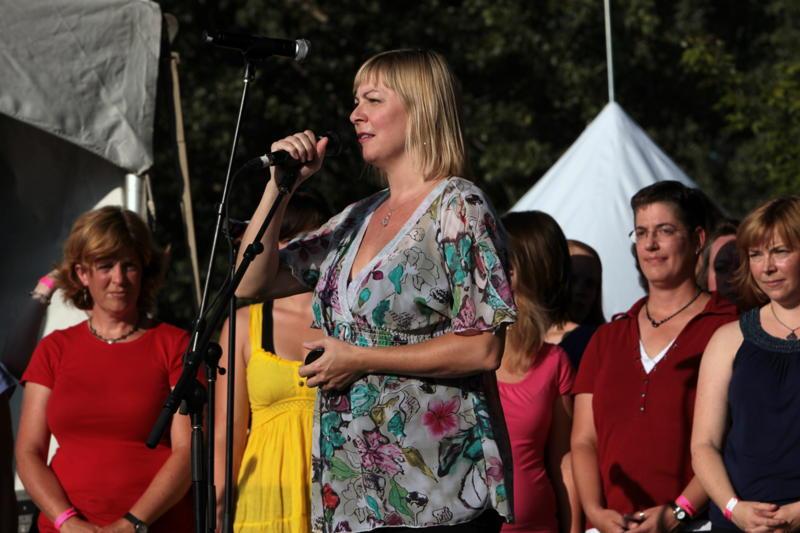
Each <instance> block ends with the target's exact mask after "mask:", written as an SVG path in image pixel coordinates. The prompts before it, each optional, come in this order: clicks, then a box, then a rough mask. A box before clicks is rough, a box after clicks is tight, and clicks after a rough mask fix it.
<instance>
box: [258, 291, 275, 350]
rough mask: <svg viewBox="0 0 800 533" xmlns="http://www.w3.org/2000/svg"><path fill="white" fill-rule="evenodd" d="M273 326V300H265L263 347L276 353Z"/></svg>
mask: <svg viewBox="0 0 800 533" xmlns="http://www.w3.org/2000/svg"><path fill="white" fill-rule="evenodd" d="M273 333H274V331H273V328H272V300H267V301H266V302H264V306H263V308H262V310H261V347H262V348H263V349H264V351H267V352H269V353H275V338H274V337H273Z"/></svg>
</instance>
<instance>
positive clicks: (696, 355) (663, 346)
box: [572, 181, 736, 533]
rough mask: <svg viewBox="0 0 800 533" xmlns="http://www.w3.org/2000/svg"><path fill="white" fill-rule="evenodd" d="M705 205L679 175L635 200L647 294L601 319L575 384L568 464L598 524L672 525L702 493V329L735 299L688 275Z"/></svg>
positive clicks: (729, 313) (714, 323)
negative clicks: (694, 452)
mask: <svg viewBox="0 0 800 533" xmlns="http://www.w3.org/2000/svg"><path fill="white" fill-rule="evenodd" d="M702 206H703V203H702V202H701V200H700V199H699V195H698V194H697V193H696V192H695V191H694V190H692V189H688V188H686V187H685V186H683V185H682V184H680V183H678V182H674V181H664V182H659V183H656V184H654V185H651V186H649V187H646V188H644V189H642V190H640V191H639V192H638V193H636V195H634V197H633V198H632V199H631V207H632V208H633V213H634V219H635V228H634V230H633V231H632V232H631V237H632V239H633V241H634V243H635V250H636V258H637V261H638V262H639V265H640V267H641V271H642V274H643V276H644V277H645V279H646V280H647V289H648V296H647V297H645V298H643V299H641V300H640V301H638V302H637V303H635V304H634V306H633V307H632V308H631V309H630V310H629V311H628V312H627V313H625V314H623V315H621V317H619V318H618V319H617V320H614V321H612V322H610V323H608V324H605V325H603V326H601V327H600V328H599V329H598V330H597V332H596V333H595V335H594V336H593V338H592V340H591V341H590V343H589V346H588V347H587V348H586V351H585V353H584V357H583V360H582V361H581V367H580V370H579V372H578V377H577V380H576V382H575V386H574V387H573V393H575V394H576V397H575V418H574V422H573V430H572V461H573V474H574V477H575V483H576V485H577V488H578V493H579V495H580V500H581V503H582V505H583V509H584V512H585V513H586V516H587V518H588V520H589V522H590V523H591V525H592V526H593V527H595V528H597V529H599V530H600V531H602V532H603V533H609V532H613V533H619V532H620V531H625V530H628V529H636V531H637V532H638V531H642V532H650V531H671V530H673V529H674V528H676V527H678V526H679V525H681V524H679V522H683V523H684V525H688V523H689V522H690V521H691V520H692V515H695V514H696V512H697V510H700V509H702V508H703V507H704V506H705V505H706V503H707V502H708V496H707V495H706V493H705V492H704V491H703V489H702V487H701V486H700V483H699V482H698V481H697V479H695V476H694V473H693V472H692V466H691V456H690V452H689V440H690V434H691V421H692V416H693V408H694V395H695V388H696V385H697V375H698V369H699V365H700V357H701V354H702V353H703V349H704V348H705V345H706V343H707V342H708V339H709V338H710V337H711V334H712V333H713V332H714V330H716V329H717V328H718V327H719V326H721V325H722V324H725V323H727V322H730V321H732V320H735V319H736V309H735V307H734V306H733V305H732V304H730V303H729V302H727V301H726V300H724V299H722V298H720V297H718V296H716V295H710V294H708V293H706V292H704V291H702V290H701V289H700V288H699V287H698V286H697V284H696V283H695V276H694V273H695V265H696V263H697V259H698V257H699V255H700V252H701V251H702V249H703V245H704V244H705V236H706V233H705V229H704V228H703V213H702ZM634 282H635V281H634V280H631V283H634Z"/></svg>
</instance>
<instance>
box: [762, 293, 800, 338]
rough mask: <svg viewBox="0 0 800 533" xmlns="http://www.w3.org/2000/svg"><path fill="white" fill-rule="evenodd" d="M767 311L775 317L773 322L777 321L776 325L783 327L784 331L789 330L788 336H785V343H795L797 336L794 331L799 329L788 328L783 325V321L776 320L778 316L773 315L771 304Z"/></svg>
mask: <svg viewBox="0 0 800 533" xmlns="http://www.w3.org/2000/svg"><path fill="white" fill-rule="evenodd" d="M769 310H770V311H772V316H774V317H775V320H777V321H778V324H780V325H781V326H783V327H785V328H786V329H788V330H789V334H788V335H786V340H787V341H796V340H797V334H796V333H795V331H797V330H798V329H800V326H797V327H796V328H790V327H789V326H787V325H786V324H784V323H783V320H781V319H780V318H778V315H777V314H776V313H775V308H774V307H772V302H770V303H769Z"/></svg>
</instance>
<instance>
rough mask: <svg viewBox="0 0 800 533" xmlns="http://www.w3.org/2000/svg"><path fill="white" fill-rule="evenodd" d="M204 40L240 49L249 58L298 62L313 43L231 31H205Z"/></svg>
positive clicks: (215, 44) (207, 42)
mask: <svg viewBox="0 0 800 533" xmlns="http://www.w3.org/2000/svg"><path fill="white" fill-rule="evenodd" d="M203 42H205V43H206V44H211V45H214V46H218V47H220V48H230V49H232V50H238V51H240V52H241V53H242V54H244V55H245V56H246V57H247V59H251V60H258V59H266V58H268V57H272V56H282V57H291V58H292V59H294V60H295V61H297V62H298V63H299V62H301V61H303V60H304V59H305V58H306V56H307V55H308V49H309V47H310V46H311V43H310V42H309V41H307V40H305V39H297V40H294V41H292V40H289V39H272V38H270V37H261V36H259V35H246V34H243V33H230V32H225V31H217V32H209V31H204V32H203Z"/></svg>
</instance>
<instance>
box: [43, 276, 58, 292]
mask: <svg viewBox="0 0 800 533" xmlns="http://www.w3.org/2000/svg"><path fill="white" fill-rule="evenodd" d="M39 283H41V284H42V285H44V286H45V287H47V288H48V289H50V290H53V287H55V286H56V281H55V280H54V279H53V278H51V277H50V276H48V275H47V274H45V275H44V276H42V277H41V278H39Z"/></svg>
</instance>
